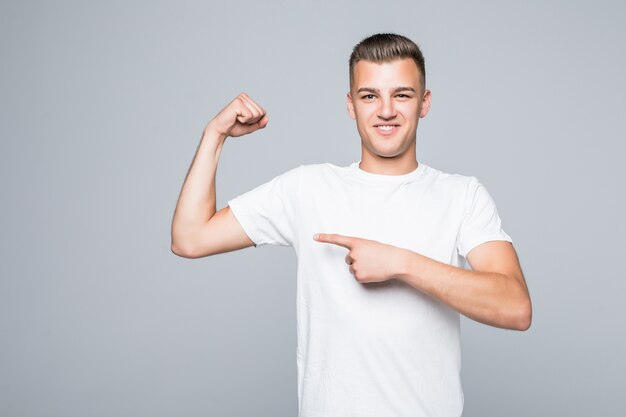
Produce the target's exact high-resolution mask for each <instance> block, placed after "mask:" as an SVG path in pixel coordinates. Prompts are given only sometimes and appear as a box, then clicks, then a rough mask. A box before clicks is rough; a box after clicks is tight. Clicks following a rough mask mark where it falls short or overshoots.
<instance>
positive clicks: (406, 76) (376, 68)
mask: <svg viewBox="0 0 626 417" xmlns="http://www.w3.org/2000/svg"><path fill="white" fill-rule="evenodd" d="M420 79H421V76H420V70H419V68H417V64H416V63H415V61H413V60H412V59H411V58H402V59H396V60H393V61H389V62H374V61H365V60H361V61H359V62H357V64H356V65H355V66H354V73H353V86H352V87H353V88H354V89H359V88H362V87H372V88H380V89H383V88H395V87H398V86H411V87H414V88H415V89H416V90H417V89H418V88H421V85H420V84H421V82H420Z"/></svg>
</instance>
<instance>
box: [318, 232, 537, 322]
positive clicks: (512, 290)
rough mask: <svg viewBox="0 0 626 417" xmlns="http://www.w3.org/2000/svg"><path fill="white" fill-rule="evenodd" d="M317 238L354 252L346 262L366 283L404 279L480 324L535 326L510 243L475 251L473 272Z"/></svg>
mask: <svg viewBox="0 0 626 417" xmlns="http://www.w3.org/2000/svg"><path fill="white" fill-rule="evenodd" d="M314 239H315V240H317V241H318V242H324V243H332V244H335V245H338V246H343V247H344V248H346V249H348V253H347V255H346V258H345V261H346V263H347V264H348V265H349V270H350V272H351V273H352V274H353V275H354V277H355V278H356V279H357V280H358V281H359V282H361V283H364V284H365V283H369V282H380V281H386V280H389V279H400V280H402V281H404V282H406V283H408V284H410V285H411V286H413V287H415V288H416V289H418V290H420V291H421V292H423V293H425V294H428V295H429V296H431V297H433V298H435V299H437V300H439V301H441V302H443V303H445V304H447V305H448V306H450V307H452V308H454V309H455V310H457V311H458V312H459V313H461V314H463V315H465V316H467V317H469V318H471V319H473V320H476V321H478V322H481V323H484V324H488V325H491V326H496V327H502V328H506V329H514V330H527V329H528V328H529V327H530V323H531V316H532V307H531V302H530V296H529V294H528V288H527V287H526V282H525V280H524V275H523V274H522V270H521V267H520V264H519V260H518V257H517V253H516V251H515V249H514V248H513V244H511V243H510V242H507V241H497V240H494V241H488V242H484V243H482V244H480V245H477V246H476V247H474V248H473V249H472V250H470V251H469V252H468V254H467V256H466V259H467V261H468V262H469V264H470V265H471V267H472V270H471V271H469V270H466V269H464V268H459V267H456V266H452V265H448V264H446V263H443V262H439V261H436V260H434V259H432V258H429V257H427V256H424V255H421V254H419V253H417V252H413V251H411V250H409V249H405V248H399V247H396V246H393V245H388V244H385V243H381V242H378V241H375V240H369V239H363V238H359V237H353V236H343V235H338V234H322V233H320V234H316V236H315V237H314Z"/></svg>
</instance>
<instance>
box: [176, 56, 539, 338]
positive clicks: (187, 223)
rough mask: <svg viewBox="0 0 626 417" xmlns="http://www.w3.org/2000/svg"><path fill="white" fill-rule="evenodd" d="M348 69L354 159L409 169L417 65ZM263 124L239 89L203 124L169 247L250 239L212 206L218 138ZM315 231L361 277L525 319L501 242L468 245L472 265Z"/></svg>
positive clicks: (517, 281) (381, 170) (512, 323)
mask: <svg viewBox="0 0 626 417" xmlns="http://www.w3.org/2000/svg"><path fill="white" fill-rule="evenodd" d="M353 75H354V78H353V79H354V84H353V85H352V86H351V88H350V92H349V93H348V97H347V99H348V113H349V115H350V117H352V118H353V119H354V120H355V121H356V125H357V129H358V131H359V134H360V135H361V145H362V146H361V150H362V157H361V165H360V168H361V169H363V170H365V171H368V172H372V173H376V174H383V175H401V174H406V173H409V172H411V171H413V170H415V169H416V168H417V166H418V162H417V160H416V147H415V140H416V131H417V126H418V122H419V119H420V118H422V117H425V116H426V114H427V113H428V110H429V108H430V102H431V93H430V91H429V90H427V89H426V88H425V87H424V86H422V85H421V78H420V74H419V70H418V69H417V66H416V65H415V63H414V62H413V61H412V60H405V59H400V60H395V61H392V62H387V63H374V62H367V61H361V62H359V63H357V65H356V66H355V68H354V74H353ZM364 89H366V90H364ZM367 89H369V90H367ZM267 124H268V117H267V114H266V112H265V110H264V109H263V108H262V107H261V106H260V105H259V104H258V103H256V102H255V101H254V100H252V99H251V98H250V97H249V96H248V95H247V94H246V93H241V94H240V95H239V96H237V97H236V98H235V99H234V100H233V101H232V102H230V103H229V104H228V105H227V106H226V107H225V108H224V109H222V110H221V111H220V112H219V114H218V115H216V116H215V117H214V118H213V119H212V120H211V121H210V122H209V123H208V124H207V126H206V128H205V129H204V132H203V135H202V139H201V141H200V144H199V146H198V149H197V151H196V155H195V157H194V160H193V162H192V164H191V166H190V168H189V171H188V172H187V176H186V178H185V181H184V184H183V187H182V190H181V193H180V196H179V199H178V203H177V205H176V209H175V212H174V219H173V221H172V245H171V250H172V252H173V253H175V254H176V255H179V256H182V257H185V258H200V257H205V256H210V255H215V254H219V253H223V252H230V251H234V250H238V249H243V248H246V247H250V246H253V245H254V242H253V241H252V240H250V238H249V237H248V235H247V234H246V233H245V231H244V230H243V228H242V227H241V225H240V224H239V222H238V221H237V219H236V218H235V217H234V215H233V214H232V212H231V210H230V207H228V206H225V207H224V208H222V209H221V210H219V211H216V206H215V202H216V196H215V176H216V171H217V164H218V161H219V157H220V154H221V151H222V148H223V146H224V143H225V141H226V139H227V138H229V137H239V136H244V135H248V134H250V133H252V132H255V131H257V130H259V129H263V128H265V126H267ZM381 124H383V125H384V124H387V125H394V128H393V129H392V130H391V132H384V131H381V129H380V128H379V127H378V125H381ZM314 239H315V240H316V241H317V242H319V243H320V244H333V245H338V246H341V247H343V248H345V249H346V250H347V253H346V257H345V260H346V263H347V264H348V266H347V268H348V269H349V271H350V272H351V273H352V274H353V275H354V278H355V279H356V280H357V281H359V282H360V283H362V284H367V283H370V282H381V281H387V280H390V279H400V280H403V281H405V282H406V283H408V284H410V285H411V286H413V287H414V288H416V289H417V290H419V291H422V292H423V293H425V294H428V295H429V296H431V297H433V298H434V299H436V300H439V301H440V302H442V303H445V304H447V305H449V306H450V307H452V308H454V309H456V310H457V311H459V312H460V313H461V314H464V315H466V316H467V317H469V318H471V319H474V320H476V321H479V322H481V323H485V324H488V325H492V326H497V327H502V328H508V329H517V330H526V329H528V327H529V326H530V323H531V303H530V297H529V295H528V289H527V287H526V283H525V280H524V276H523V274H522V271H521V268H520V265H519V260H518V258H517V253H516V252H515V249H514V248H513V245H512V244H511V243H509V242H504V241H492V242H485V243H483V244H482V245H479V246H477V247H475V248H473V249H472V250H471V251H470V252H469V253H468V254H467V261H468V262H469V264H470V266H471V267H472V271H468V270H465V269H463V268H457V267H454V266H451V265H447V264H444V263H441V262H438V261H436V260H434V259H431V258H428V257H425V256H423V255H421V254H419V253H416V252H413V251H410V250H407V249H403V248H398V247H396V246H393V245H389V244H385V243H383V242H377V241H374V240H368V239H363V238H360V237H357V236H342V235H338V234H332V233H320V234H317V235H316V236H315V237H314Z"/></svg>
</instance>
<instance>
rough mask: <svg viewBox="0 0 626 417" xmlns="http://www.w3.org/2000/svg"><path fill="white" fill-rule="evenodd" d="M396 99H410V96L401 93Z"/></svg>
mask: <svg viewBox="0 0 626 417" xmlns="http://www.w3.org/2000/svg"><path fill="white" fill-rule="evenodd" d="M396 97H398V98H411V96H408V95H406V94H402V93H400V94H397V95H396Z"/></svg>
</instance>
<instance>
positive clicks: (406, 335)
mask: <svg viewBox="0 0 626 417" xmlns="http://www.w3.org/2000/svg"><path fill="white" fill-rule="evenodd" d="M359 163H360V161H359V162H354V163H352V164H351V165H349V166H347V167H339V166H336V165H333V164H330V163H324V164H310V165H301V166H299V167H297V168H293V169H291V170H289V171H286V172H284V173H283V174H281V175H278V176H276V177H275V178H273V179H272V180H270V181H268V182H266V183H264V184H262V185H260V186H258V187H256V188H255V189H253V190H250V191H248V192H246V193H243V194H241V195H239V196H237V197H235V198H233V199H232V200H230V201H228V205H229V206H230V208H231V210H232V212H233V214H234V215H235V217H236V218H237V220H238V221H239V222H240V224H241V226H242V227H243V229H244V230H245V232H246V233H247V234H248V236H249V237H250V239H251V240H252V241H253V242H254V243H255V245H256V246H261V245H281V246H292V247H293V248H294V249H295V251H296V254H297V257H298V282H297V300H296V301H297V302H296V307H297V324H298V328H297V332H298V349H297V365H298V404H299V416H300V417H392V416H393V417H404V416H406V417H420V416H446V417H448V416H450V417H452V416H454V417H458V416H460V415H461V412H462V409H463V392H462V389H461V380H460V365H461V364H460V359H461V357H460V344H459V322H460V320H459V313H458V312H457V311H455V310H453V309H452V308H450V307H448V306H446V305H445V304H443V303H441V302H439V301H436V300H434V299H433V298H430V297H428V296H426V295H424V294H423V293H421V292H420V291H419V290H417V289H415V288H414V287H412V286H410V285H409V284H406V283H404V282H402V281H400V280H398V279H392V280H389V281H386V282H382V283H371V284H362V283H359V282H358V281H357V280H356V278H355V277H354V275H352V273H350V271H349V269H348V268H349V266H348V265H347V264H346V263H345V256H346V254H347V253H348V250H347V249H346V248H343V247H340V246H337V245H332V244H328V243H322V242H317V241H315V240H313V235H314V234H315V233H337V234H341V235H346V236H356V237H362V238H365V239H372V240H377V241H379V242H383V243H387V244H391V245H394V246H398V247H402V248H406V249H409V250H412V251H415V252H418V253H420V254H422V255H424V256H428V257H430V258H433V259H435V260H437V261H440V262H445V263H447V264H450V265H454V266H459V267H463V266H464V265H465V260H464V259H465V256H466V255H467V253H468V252H469V251H470V250H471V249H472V248H474V247H475V246H477V245H479V244H481V243H484V242H486V241H491V240H505V241H509V242H512V240H511V238H510V237H509V236H508V235H507V234H506V233H505V232H504V230H503V229H502V227H501V221H500V217H499V216H498V212H497V210H496V206H495V204H494V201H493V199H492V198H491V196H490V194H489V193H488V192H487V190H486V189H485V187H484V186H483V185H482V184H480V183H479V182H478V180H477V179H476V177H468V176H463V175H458V174H446V173H443V172H441V171H439V170H437V169H434V168H431V167H429V166H427V165H425V164H423V163H419V165H418V167H417V169H416V170H415V171H413V172H411V173H408V174H404V175H381V174H373V173H370V172H367V171H364V170H362V169H361V168H360V167H359Z"/></svg>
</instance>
